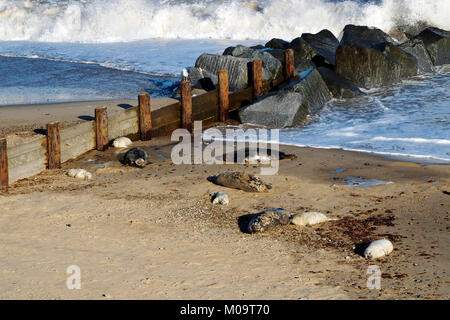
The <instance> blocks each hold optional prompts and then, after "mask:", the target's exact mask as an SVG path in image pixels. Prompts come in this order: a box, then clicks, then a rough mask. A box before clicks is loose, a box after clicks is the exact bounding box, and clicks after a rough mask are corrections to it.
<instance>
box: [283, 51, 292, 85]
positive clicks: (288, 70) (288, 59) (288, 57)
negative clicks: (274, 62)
mask: <svg viewBox="0 0 450 320" xmlns="http://www.w3.org/2000/svg"><path fill="white" fill-rule="evenodd" d="M293 77H294V50H292V49H287V50H286V51H284V79H285V80H289V79H292V78H293Z"/></svg>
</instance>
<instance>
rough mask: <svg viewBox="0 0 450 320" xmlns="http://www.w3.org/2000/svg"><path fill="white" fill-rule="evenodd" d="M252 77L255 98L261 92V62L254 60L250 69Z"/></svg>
mask: <svg viewBox="0 0 450 320" xmlns="http://www.w3.org/2000/svg"><path fill="white" fill-rule="evenodd" d="M252 77H253V98H256V97H257V96H259V95H260V94H261V93H262V92H263V84H262V60H259V59H258V60H254V61H253V67H252Z"/></svg>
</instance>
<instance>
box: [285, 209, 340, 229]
mask: <svg viewBox="0 0 450 320" xmlns="http://www.w3.org/2000/svg"><path fill="white" fill-rule="evenodd" d="M290 220H291V223H292V224H295V225H297V226H312V225H314V224H318V223H322V222H326V221H330V220H337V219H330V218H328V217H327V216H326V215H324V214H323V213H320V212H314V211H310V212H303V213H297V214H294V215H293V216H291V218H290Z"/></svg>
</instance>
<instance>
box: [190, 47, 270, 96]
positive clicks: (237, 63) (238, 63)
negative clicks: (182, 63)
mask: <svg viewBox="0 0 450 320" xmlns="http://www.w3.org/2000/svg"><path fill="white" fill-rule="evenodd" d="M251 61H252V60H251V59H245V58H237V57H233V56H230V55H226V56H222V55H214V54H207V53H204V54H202V55H201V56H200V57H198V59H197V61H196V62H195V67H196V68H201V69H203V70H206V71H207V72H209V73H212V74H214V75H218V74H219V71H220V70H222V69H226V70H227V71H228V80H229V84H230V89H232V90H234V89H245V88H247V85H248V78H249V77H248V64H249V63H250V62H251ZM266 77H267V71H266ZM263 78H264V72H263Z"/></svg>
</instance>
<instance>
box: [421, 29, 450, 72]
mask: <svg viewBox="0 0 450 320" xmlns="http://www.w3.org/2000/svg"><path fill="white" fill-rule="evenodd" d="M415 39H420V40H422V41H423V43H424V45H425V48H426V49H427V51H428V54H429V55H430V58H431V61H432V62H433V64H434V65H435V66H439V65H443V64H448V63H450V32H449V31H446V30H442V29H439V28H433V27H429V28H426V29H425V30H423V31H422V32H421V33H419V34H418V35H417V36H416V37H415Z"/></svg>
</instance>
